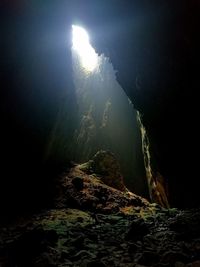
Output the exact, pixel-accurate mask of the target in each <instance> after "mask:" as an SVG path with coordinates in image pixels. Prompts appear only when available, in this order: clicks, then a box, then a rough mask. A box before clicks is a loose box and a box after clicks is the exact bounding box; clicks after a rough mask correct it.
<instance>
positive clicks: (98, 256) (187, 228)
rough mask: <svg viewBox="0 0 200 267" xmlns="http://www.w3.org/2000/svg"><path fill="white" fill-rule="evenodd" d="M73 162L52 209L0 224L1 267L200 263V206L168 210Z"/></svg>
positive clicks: (185, 265) (184, 266)
mask: <svg viewBox="0 0 200 267" xmlns="http://www.w3.org/2000/svg"><path fill="white" fill-rule="evenodd" d="M83 169H84V168H83V165H74V166H73V167H72V168H71V169H70V171H69V172H68V173H66V174H63V175H62V177H61V178H60V182H59V184H57V197H56V199H55V204H54V206H53V207H52V209H49V210H44V211H41V212H40V213H38V214H35V215H33V216H30V217H29V218H24V219H22V218H20V219H19V220H18V221H16V222H14V223H12V224H6V225H2V226H1V228H0V231H1V239H0V266H1V267H14V266H18V267H25V266H30V267H33V266H34V267H49V266H51V267H56V266H59V267H66V266H77V267H79V266H88V267H89V266H102V267H103V266H109V267H111V266H128V267H134V266H135V267H142V266H143V267H144V266H157V267H159V266H160V267H171V266H175V267H192V266H193V267H196V266H200V210H199V209H193V210H186V211H181V210H177V209H164V208H161V207H160V206H158V205H157V204H150V203H149V202H148V201H147V200H145V199H144V198H141V197H139V196H137V195H135V194H133V193H130V192H128V191H123V192H122V191H120V190H117V189H115V188H112V187H110V186H108V185H106V184H104V183H103V180H104V179H103V176H100V175H98V176H97V175H96V174H95V173H94V172H93V173H92V174H91V173H90V174H88V170H83Z"/></svg>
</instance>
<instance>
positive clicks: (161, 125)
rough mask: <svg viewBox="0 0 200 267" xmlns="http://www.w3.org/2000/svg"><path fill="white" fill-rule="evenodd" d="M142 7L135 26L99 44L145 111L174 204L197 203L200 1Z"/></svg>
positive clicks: (156, 159)
mask: <svg viewBox="0 0 200 267" xmlns="http://www.w3.org/2000/svg"><path fill="white" fill-rule="evenodd" d="M145 7H146V8H145ZM140 8H141V9H139V12H138V10H137V11H135V14H134V10H133V9H132V10H131V11H130V13H131V12H132V11H133V12H132V18H133V20H132V24H133V26H132V27H131V26H130V27H128V28H127V29H125V27H124V29H123V30H122V29H121V31H118V34H116V35H115V38H112V37H113V36H112V37H111V38H110V39H109V38H108V39H107V40H106V44H104V43H103V44H102V46H99V42H98V41H99V40H97V42H96V46H97V47H98V48H99V49H100V50H104V49H105V48H104V47H106V49H107V51H108V54H109V56H110V58H111V61H112V62H113V64H114V66H115V68H116V69H117V70H118V81H119V82H120V84H121V85H122V87H123V88H124V90H125V91H126V93H127V94H128V96H129V97H130V98H131V99H132V100H133V102H134V104H135V106H136V108H138V110H139V111H140V112H141V113H142V114H143V123H144V125H145V127H146V128H147V131H148V134H149V138H150V143H151V152H152V156H153V162H154V163H155V165H156V167H157V168H158V169H159V170H160V172H161V173H162V174H163V175H164V177H165V179H166V181H167V183H168V186H169V198H170V203H171V205H172V206H182V207H189V206H195V205H196V206H197V205H199V197H198V179H197V175H198V169H197V166H198V165H197V163H196V162H197V158H196V154H195V147H196V138H195V137H194V131H193V129H194V128H193V126H192V125H195V124H196V122H197V120H198V118H197V115H196V112H195V109H196V104H195V102H196V100H195V98H196V97H197V90H198V88H199V85H200V81H199V78H198V71H199V40H198V36H199V22H200V21H199V11H200V6H199V3H198V1H173V2H170V1H160V2H159V3H158V2H155V1H150V2H149V5H142V4H141V6H140ZM137 12H138V13H137ZM134 15H135V20H134ZM116 20H118V18H116ZM134 23H135V25H134ZM113 24H114V23H113V22H112V25H113ZM116 32H117V31H116ZM106 49H105V50H106Z"/></svg>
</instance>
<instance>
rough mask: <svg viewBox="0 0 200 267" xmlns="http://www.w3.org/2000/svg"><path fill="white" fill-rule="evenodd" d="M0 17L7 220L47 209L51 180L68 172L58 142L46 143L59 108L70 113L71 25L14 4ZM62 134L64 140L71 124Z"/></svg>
mask: <svg viewBox="0 0 200 267" xmlns="http://www.w3.org/2000/svg"><path fill="white" fill-rule="evenodd" d="M1 12H2V13H1V19H2V25H3V27H2V29H3V38H2V39H1V44H2V46H1V47H2V49H1V52H2V53H1V99H0V102H1V105H0V108H1V129H2V130H1V138H0V140H1V145H0V146H1V178H0V211H4V213H5V214H6V215H9V216H11V217H12V216H16V214H18V213H21V212H31V211H32V210H33V209H38V208H42V207H44V206H47V205H51V203H52V199H53V195H54V193H55V190H56V189H55V183H56V181H55V177H56V176H57V174H58V173H59V172H61V171H62V170H63V168H67V167H68V163H69V158H68V155H67V153H64V152H63V149H64V146H62V144H60V143H62V140H61V141H60V143H59V145H58V147H59V148H60V149H58V150H57V151H51V149H50V144H51V138H52V132H53V129H54V128H55V125H56V123H57V121H58V120H59V113H60V110H61V107H62V106H63V105H66V107H67V108H66V109H65V115H69V114H66V112H68V111H69V110H70V111H71V112H74V109H75V100H74V90H73V82H72V74H71V66H72V64H71V51H70V49H69V47H70V45H71V43H70V38H66V36H70V31H71V23H70V22H69V21H67V19H68V18H67V19H66V20H65V21H64V22H63V21H62V18H63V17H62V16H61V17H59V16H58V13H57V15H56V16H53V14H55V12H56V10H55V8H54V6H48V5H47V6H46V7H45V6H41V5H40V6H37V5H36V6H35V7H33V6H32V5H30V6H29V5H28V6H26V5H25V6H23V4H22V5H19V6H18V5H17V2H16V6H15V5H11V6H9V5H5V6H3V5H2V6H1ZM65 23H66V24H65ZM67 47H68V48H67ZM62 131H63V132H62V133H61V134H60V135H61V136H62V135H66V136H70V135H71V132H72V131H73V125H70V127H68V128H67V127H65V128H64V127H63V129H62ZM59 137H60V136H59ZM1 215H2V213H1ZM1 218H3V215H2V216H1Z"/></svg>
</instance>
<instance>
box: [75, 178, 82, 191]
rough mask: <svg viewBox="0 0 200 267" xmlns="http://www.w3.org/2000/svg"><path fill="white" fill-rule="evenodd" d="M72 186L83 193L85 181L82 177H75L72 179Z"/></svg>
mask: <svg viewBox="0 0 200 267" xmlns="http://www.w3.org/2000/svg"><path fill="white" fill-rule="evenodd" d="M72 184H73V185H74V187H75V188H76V190H78V191H81V190H83V179H82V178H81V177H74V178H73V179H72Z"/></svg>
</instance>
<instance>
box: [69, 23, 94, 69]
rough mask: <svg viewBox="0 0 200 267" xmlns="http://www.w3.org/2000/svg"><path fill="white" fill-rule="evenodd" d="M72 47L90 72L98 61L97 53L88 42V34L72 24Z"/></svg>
mask: <svg viewBox="0 0 200 267" xmlns="http://www.w3.org/2000/svg"><path fill="white" fill-rule="evenodd" d="M72 48H73V49H74V50H75V51H76V52H77V53H78V55H79V57H80V61H81V65H82V66H83V68H85V69H86V70H87V71H89V72H92V71H93V70H94V69H95V68H96V67H97V63H98V55H97V53H96V52H95V50H94V48H93V47H92V46H91V44H90V40H89V35H88V33H87V32H86V30H85V29H83V28H82V27H80V26H76V25H72Z"/></svg>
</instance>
